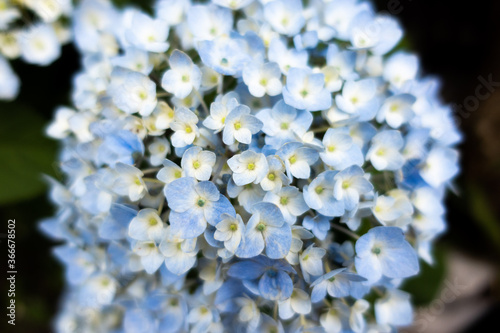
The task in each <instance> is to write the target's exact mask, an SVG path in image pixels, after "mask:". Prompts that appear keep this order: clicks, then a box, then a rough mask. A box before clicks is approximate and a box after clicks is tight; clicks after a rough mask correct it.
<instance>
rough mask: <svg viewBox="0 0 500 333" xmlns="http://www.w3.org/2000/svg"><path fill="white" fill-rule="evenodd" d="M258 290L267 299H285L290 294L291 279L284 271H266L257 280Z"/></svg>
mask: <svg viewBox="0 0 500 333" xmlns="http://www.w3.org/2000/svg"><path fill="white" fill-rule="evenodd" d="M259 292H260V295H261V296H262V297H264V298H265V299H268V300H285V299H287V298H289V297H290V296H291V295H292V292H293V283H292V279H291V278H290V276H288V274H286V273H284V272H279V271H278V272H276V271H274V270H271V271H268V272H266V273H264V275H263V276H262V278H261V279H260V280H259Z"/></svg>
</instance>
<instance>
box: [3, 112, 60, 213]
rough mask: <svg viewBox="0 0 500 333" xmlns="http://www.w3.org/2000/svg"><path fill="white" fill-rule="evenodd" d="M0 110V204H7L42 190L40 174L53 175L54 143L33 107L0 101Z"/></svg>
mask: <svg viewBox="0 0 500 333" xmlns="http://www.w3.org/2000/svg"><path fill="white" fill-rule="evenodd" d="M0 110H1V111H0V112H1V117H2V118H1V119H2V121H0V156H2V162H1V163H0V184H2V185H1V186H0V204H7V203H13V202H16V201H20V200H24V199H29V198H32V197H34V196H36V195H38V194H40V193H42V192H43V191H44V190H45V188H46V186H45V183H44V181H43V180H42V174H49V175H54V173H55V169H54V168H53V165H55V164H54V163H55V156H56V150H57V144H56V142H55V141H52V140H50V139H49V138H46V137H45V136H44V133H43V130H44V127H45V121H44V119H43V118H42V117H41V116H40V115H38V114H37V113H35V112H34V111H33V110H31V109H29V108H27V107H26V106H23V105H20V104H18V103H1V104H0Z"/></svg>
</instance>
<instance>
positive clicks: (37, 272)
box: [0, 0, 500, 333]
mask: <svg viewBox="0 0 500 333" xmlns="http://www.w3.org/2000/svg"><path fill="white" fill-rule="evenodd" d="M115 2H117V3H120V4H123V3H126V2H129V3H130V2H133V3H136V4H138V5H140V6H146V7H147V6H148V5H149V4H150V3H151V2H152V1H138V0H136V1H131V0H128V1H127V0H120V1H115ZM375 3H376V6H377V8H378V10H379V11H389V12H391V13H393V14H394V15H395V16H396V17H398V18H399V20H400V22H401V23H402V25H403V27H404V29H405V39H404V41H403V42H402V43H401V45H400V47H402V48H404V49H407V50H409V51H412V52H415V53H417V54H418V55H419V56H420V59H421V64H422V70H423V72H424V73H425V74H427V75H434V76H437V77H440V78H441V79H442V83H443V84H442V89H441V95H442V98H443V100H444V101H445V102H446V103H449V104H452V105H456V109H458V108H460V105H463V104H464V101H467V97H468V96H475V89H476V87H477V86H478V85H480V84H481V79H479V77H482V78H484V79H488V77H491V80H493V81H495V82H500V20H499V19H498V17H499V16H500V1H494V0H485V1H476V2H471V1H467V2H462V1H452V0H442V1H435V0H413V1H412V0H388V1H387V0H376V1H375ZM79 66H80V64H79V59H78V55H77V52H76V51H75V50H74V49H73V47H72V46H71V45H69V46H65V47H64V48H63V53H62V56H61V58H60V59H59V60H58V61H56V62H55V63H54V64H52V65H51V66H49V67H37V66H32V65H27V64H24V63H22V62H21V61H14V62H13V67H14V70H15V71H16V72H17V74H18V75H19V76H20V78H21V80H22V86H21V93H20V95H19V97H18V98H17V99H16V100H15V101H13V102H10V103H3V102H0V112H1V114H2V121H1V122H0V156H1V159H2V162H1V163H0V184H1V185H0V205H1V211H0V220H1V221H2V226H3V227H2V230H0V233H5V232H6V230H7V226H6V224H7V220H8V219H16V266H17V270H18V274H17V280H16V305H17V308H16V310H17V316H16V319H17V320H16V327H15V331H17V332H40V333H43V332H50V331H51V328H50V321H51V319H52V318H53V316H54V314H55V313H56V311H57V306H58V299H59V296H60V293H61V290H62V288H63V272H62V270H61V267H60V266H59V264H58V263H57V262H56V261H55V260H54V258H53V257H52V255H51V248H52V247H53V246H54V245H55V244H54V243H53V242H51V241H49V240H47V239H46V238H44V236H43V235H41V234H40V232H39V231H38V227H37V222H38V221H39V220H40V219H41V218H43V217H49V216H51V215H52V214H53V213H54V211H53V207H52V206H51V204H50V203H49V202H48V200H47V195H46V188H45V185H44V183H43V182H42V181H41V177H40V172H43V173H46V174H50V175H52V176H54V177H56V178H59V177H58V175H57V167H55V166H56V165H55V164H54V163H55V162H54V161H56V156H57V155H56V154H57V144H56V143H55V142H53V141H51V140H49V139H46V138H44V135H43V130H44V128H45V127H46V125H47V123H48V121H50V119H51V117H52V114H53V111H54V108H55V107H56V106H58V105H71V104H70V100H69V93H70V89H71V77H72V75H73V74H74V73H75V71H77V70H78V68H79ZM457 119H458V121H459V123H460V124H459V125H460V128H461V130H462V132H463V133H464V137H465V140H464V142H463V143H462V144H461V145H460V150H461V163H462V171H461V174H460V176H459V177H458V179H457V180H456V183H455V185H456V188H457V190H458V191H457V192H458V195H455V194H453V193H449V194H448V199H447V202H446V204H447V209H448V213H447V220H448V226H449V231H448V233H447V234H446V235H445V236H444V237H443V238H442V239H441V240H440V242H439V243H438V244H437V246H436V249H435V256H436V258H437V260H436V264H435V265H434V266H432V267H431V266H428V265H423V270H422V274H421V276H419V277H418V278H415V279H413V280H411V281H409V282H408V283H407V284H406V285H405V286H404V288H405V289H406V290H408V291H410V292H412V293H413V294H414V296H413V300H414V302H415V303H416V304H417V305H418V306H419V310H418V314H417V322H416V323H417V325H416V326H415V327H414V328H412V329H409V330H408V332H436V333H440V332H443V333H444V332H450V333H451V332H477V331H489V330H487V328H488V327H495V326H494V325H495V324H496V323H497V320H498V318H499V315H500V311H499V299H500V288H499V286H500V280H499V275H498V271H499V263H500V260H499V259H500V222H499V221H500V218H499V217H500V200H499V197H500V89H496V90H494V91H493V92H492V94H491V96H490V97H489V98H488V99H486V100H482V101H481V102H480V104H479V105H478V107H477V108H474V109H473V110H472V111H470V112H468V113H467V114H466V115H465V116H460V115H459V116H458V117H457ZM0 247H1V253H7V252H6V243H5V241H4V239H2V242H1V244H0ZM6 260H7V258H5V256H4V255H2V259H1V267H5V263H6ZM2 270H3V271H4V272H5V270H4V269H2ZM1 274H2V276H3V275H4V274H5V273H1ZM457 279H458V281H459V282H457V283H459V284H462V285H464V286H465V287H464V290H463V291H460V292H458V293H457V295H456V296H457V297H455V298H454V299H453V300H449V298H447V299H443V298H444V296H443V295H445V293H446V290H447V289H446V288H448V291H449V288H451V287H450V283H451V284H453V283H455V282H456V281H457ZM2 283H5V278H3V279H2ZM1 290H2V292H1V294H2V298H3V299H5V298H6V293H5V292H4V291H5V290H7V288H4V287H2V289H1ZM2 304H6V303H5V301H3V302H2ZM5 322H6V320H5V318H4V319H2V321H1V324H0V331H1V332H3V331H5V330H4V329H2V327H4V325H5Z"/></svg>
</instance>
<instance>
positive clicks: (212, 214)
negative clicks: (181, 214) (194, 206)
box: [204, 183, 236, 225]
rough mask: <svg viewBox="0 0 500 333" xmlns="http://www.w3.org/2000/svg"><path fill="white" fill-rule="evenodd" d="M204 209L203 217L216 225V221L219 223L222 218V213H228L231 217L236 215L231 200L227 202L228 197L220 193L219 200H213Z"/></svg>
mask: <svg viewBox="0 0 500 333" xmlns="http://www.w3.org/2000/svg"><path fill="white" fill-rule="evenodd" d="M211 184H213V183H211ZM214 186H215V185H214ZM217 193H218V191H217ZM204 211H205V218H206V220H207V222H208V223H210V224H211V225H216V224H217V223H219V222H220V221H221V220H222V218H221V215H222V214H229V215H231V216H232V217H236V211H235V210H234V207H233V205H232V204H231V202H229V199H228V198H226V197H225V196H223V195H222V194H221V195H220V197H219V200H217V201H216V202H213V203H212V204H211V205H210V207H207V209H205V210H204Z"/></svg>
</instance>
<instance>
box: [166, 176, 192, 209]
mask: <svg viewBox="0 0 500 333" xmlns="http://www.w3.org/2000/svg"><path fill="white" fill-rule="evenodd" d="M196 184H197V181H196V179H194V178H192V177H183V178H179V179H177V180H174V181H173V182H171V183H170V185H168V187H167V188H166V189H165V195H166V197H167V202H168V206H169V207H170V209H172V210H173V211H176V212H180V213H182V212H185V211H187V210H188V209H190V208H191V207H193V206H194V205H195V203H196V199H197V198H198V194H197V193H196V191H195V185H196Z"/></svg>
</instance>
